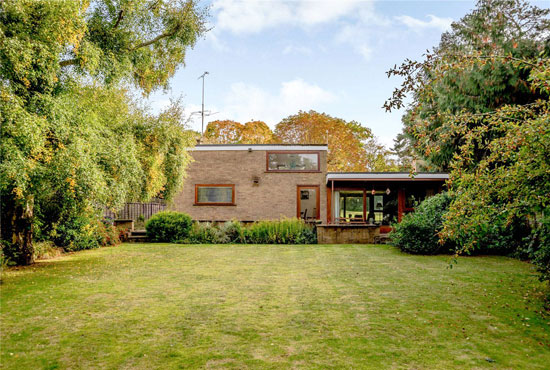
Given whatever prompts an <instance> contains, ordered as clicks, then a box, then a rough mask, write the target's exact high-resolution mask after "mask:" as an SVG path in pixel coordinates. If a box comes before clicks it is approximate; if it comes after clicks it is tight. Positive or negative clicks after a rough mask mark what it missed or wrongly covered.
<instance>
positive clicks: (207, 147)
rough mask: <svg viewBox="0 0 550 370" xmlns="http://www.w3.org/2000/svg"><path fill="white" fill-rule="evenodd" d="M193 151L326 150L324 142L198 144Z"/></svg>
mask: <svg viewBox="0 0 550 370" xmlns="http://www.w3.org/2000/svg"><path fill="white" fill-rule="evenodd" d="M191 150H193V151H226V150H267V151H278V150H280V151H285V150H288V151H326V150H328V146H327V145H326V144H199V145H196V146H195V147H194V148H192V149H191Z"/></svg>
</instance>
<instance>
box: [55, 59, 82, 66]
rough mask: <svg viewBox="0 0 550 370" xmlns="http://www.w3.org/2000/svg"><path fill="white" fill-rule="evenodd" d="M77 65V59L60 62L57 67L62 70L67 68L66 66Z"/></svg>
mask: <svg viewBox="0 0 550 370" xmlns="http://www.w3.org/2000/svg"><path fill="white" fill-rule="evenodd" d="M77 64H78V59H76V58H73V59H67V60H62V61H61V62H59V66H60V67H62V68H63V67H67V66H74V65H77Z"/></svg>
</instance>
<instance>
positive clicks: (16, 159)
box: [0, 0, 207, 264]
mask: <svg viewBox="0 0 550 370" xmlns="http://www.w3.org/2000/svg"><path fill="white" fill-rule="evenodd" d="M206 16H207V13H206V12H205V11H204V10H202V9H200V8H199V7H198V6H197V5H196V3H195V2H194V1H175V0H140V1H120V2H112V1H109V0H104V1H102V0H97V1H93V2H91V3H90V2H87V1H84V2H75V1H61V2H59V1H53V0H46V1H15V0H7V1H2V2H1V3H0V46H1V47H0V120H1V121H0V123H1V125H2V132H1V143H2V145H1V148H0V159H1V164H0V192H1V195H2V201H3V205H4V206H3V207H2V228H1V230H2V239H5V240H7V241H8V242H9V243H14V244H15V245H16V246H17V248H18V250H19V251H18V253H17V255H18V263H21V264H29V263H32V262H33V255H34V253H33V248H32V237H33V234H34V235H36V236H37V237H38V238H39V239H40V240H46V239H55V240H58V241H59V242H60V243H61V244H62V245H63V246H64V247H66V248H68V249H73V248H77V249H81V248H88V247H93V246H95V245H97V244H98V243H99V242H97V240H95V236H91V235H88V234H87V233H86V231H85V230H84V227H85V226H86V225H83V224H82V222H92V220H93V219H95V218H97V216H96V215H97V210H98V209H100V208H102V207H103V206H108V207H111V208H117V207H119V206H120V205H121V204H122V203H123V202H125V201H130V200H138V199H139V200H146V199H148V198H150V197H153V196H161V197H164V198H167V199H169V198H170V197H171V196H172V195H173V194H174V193H175V192H176V191H177V190H178V189H179V188H180V187H181V184H182V181H183V175H184V170H185V167H186V165H187V164H188V162H189V160H190V157H189V156H188V155H187V153H186V152H185V148H187V147H189V146H192V144H193V140H192V136H191V134H189V133H187V132H185V131H184V130H183V128H182V126H181V124H180V122H181V121H182V111H181V109H180V107H179V104H178V103H177V102H176V103H175V104H174V105H173V106H172V107H170V108H169V109H167V110H166V111H165V112H163V113H161V114H159V115H158V116H153V115H151V114H150V113H149V112H148V111H147V109H145V108H143V107H142V105H141V103H140V102H139V101H138V100H137V99H135V98H132V97H131V96H130V94H129V93H128V85H129V84H133V85H134V86H136V87H138V88H139V89H140V90H141V91H142V92H143V93H145V94H147V93H149V92H150V91H152V90H154V89H156V88H160V87H166V85H167V83H168V80H169V78H170V77H171V76H172V75H173V74H174V72H175V69H176V68H177V66H179V65H182V64H183V61H184V57H185V50H186V49H187V48H188V47H192V46H193V45H194V44H195V42H196V40H197V39H198V37H200V36H201V35H202V34H203V33H204V32H205V31H206V28H205V22H206ZM85 220H86V221H85ZM86 227H88V228H94V226H93V225H92V224H91V223H90V224H88V225H87V226H86ZM78 233H81V235H77V234H78ZM99 244H101V243H99Z"/></svg>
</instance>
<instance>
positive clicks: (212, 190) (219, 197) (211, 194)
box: [195, 184, 235, 206]
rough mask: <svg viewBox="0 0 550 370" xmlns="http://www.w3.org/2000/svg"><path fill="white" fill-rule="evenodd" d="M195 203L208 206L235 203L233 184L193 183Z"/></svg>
mask: <svg viewBox="0 0 550 370" xmlns="http://www.w3.org/2000/svg"><path fill="white" fill-rule="evenodd" d="M195 204H196V205H210V206H231V205H235V185H232V184H229V185H220V184H207V185H195Z"/></svg>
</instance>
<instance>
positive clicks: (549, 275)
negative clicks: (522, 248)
mask: <svg viewBox="0 0 550 370" xmlns="http://www.w3.org/2000/svg"><path fill="white" fill-rule="evenodd" d="M531 240H532V243H531V245H532V258H533V263H534V264H535V265H536V266H537V270H538V271H539V272H540V276H539V278H540V280H541V281H545V282H546V283H547V284H548V285H547V289H548V292H547V297H546V299H547V302H548V304H549V305H550V214H548V215H545V216H544V217H542V220H540V224H539V225H538V227H537V228H536V229H535V231H534V232H533V235H532V239H531Z"/></svg>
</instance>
